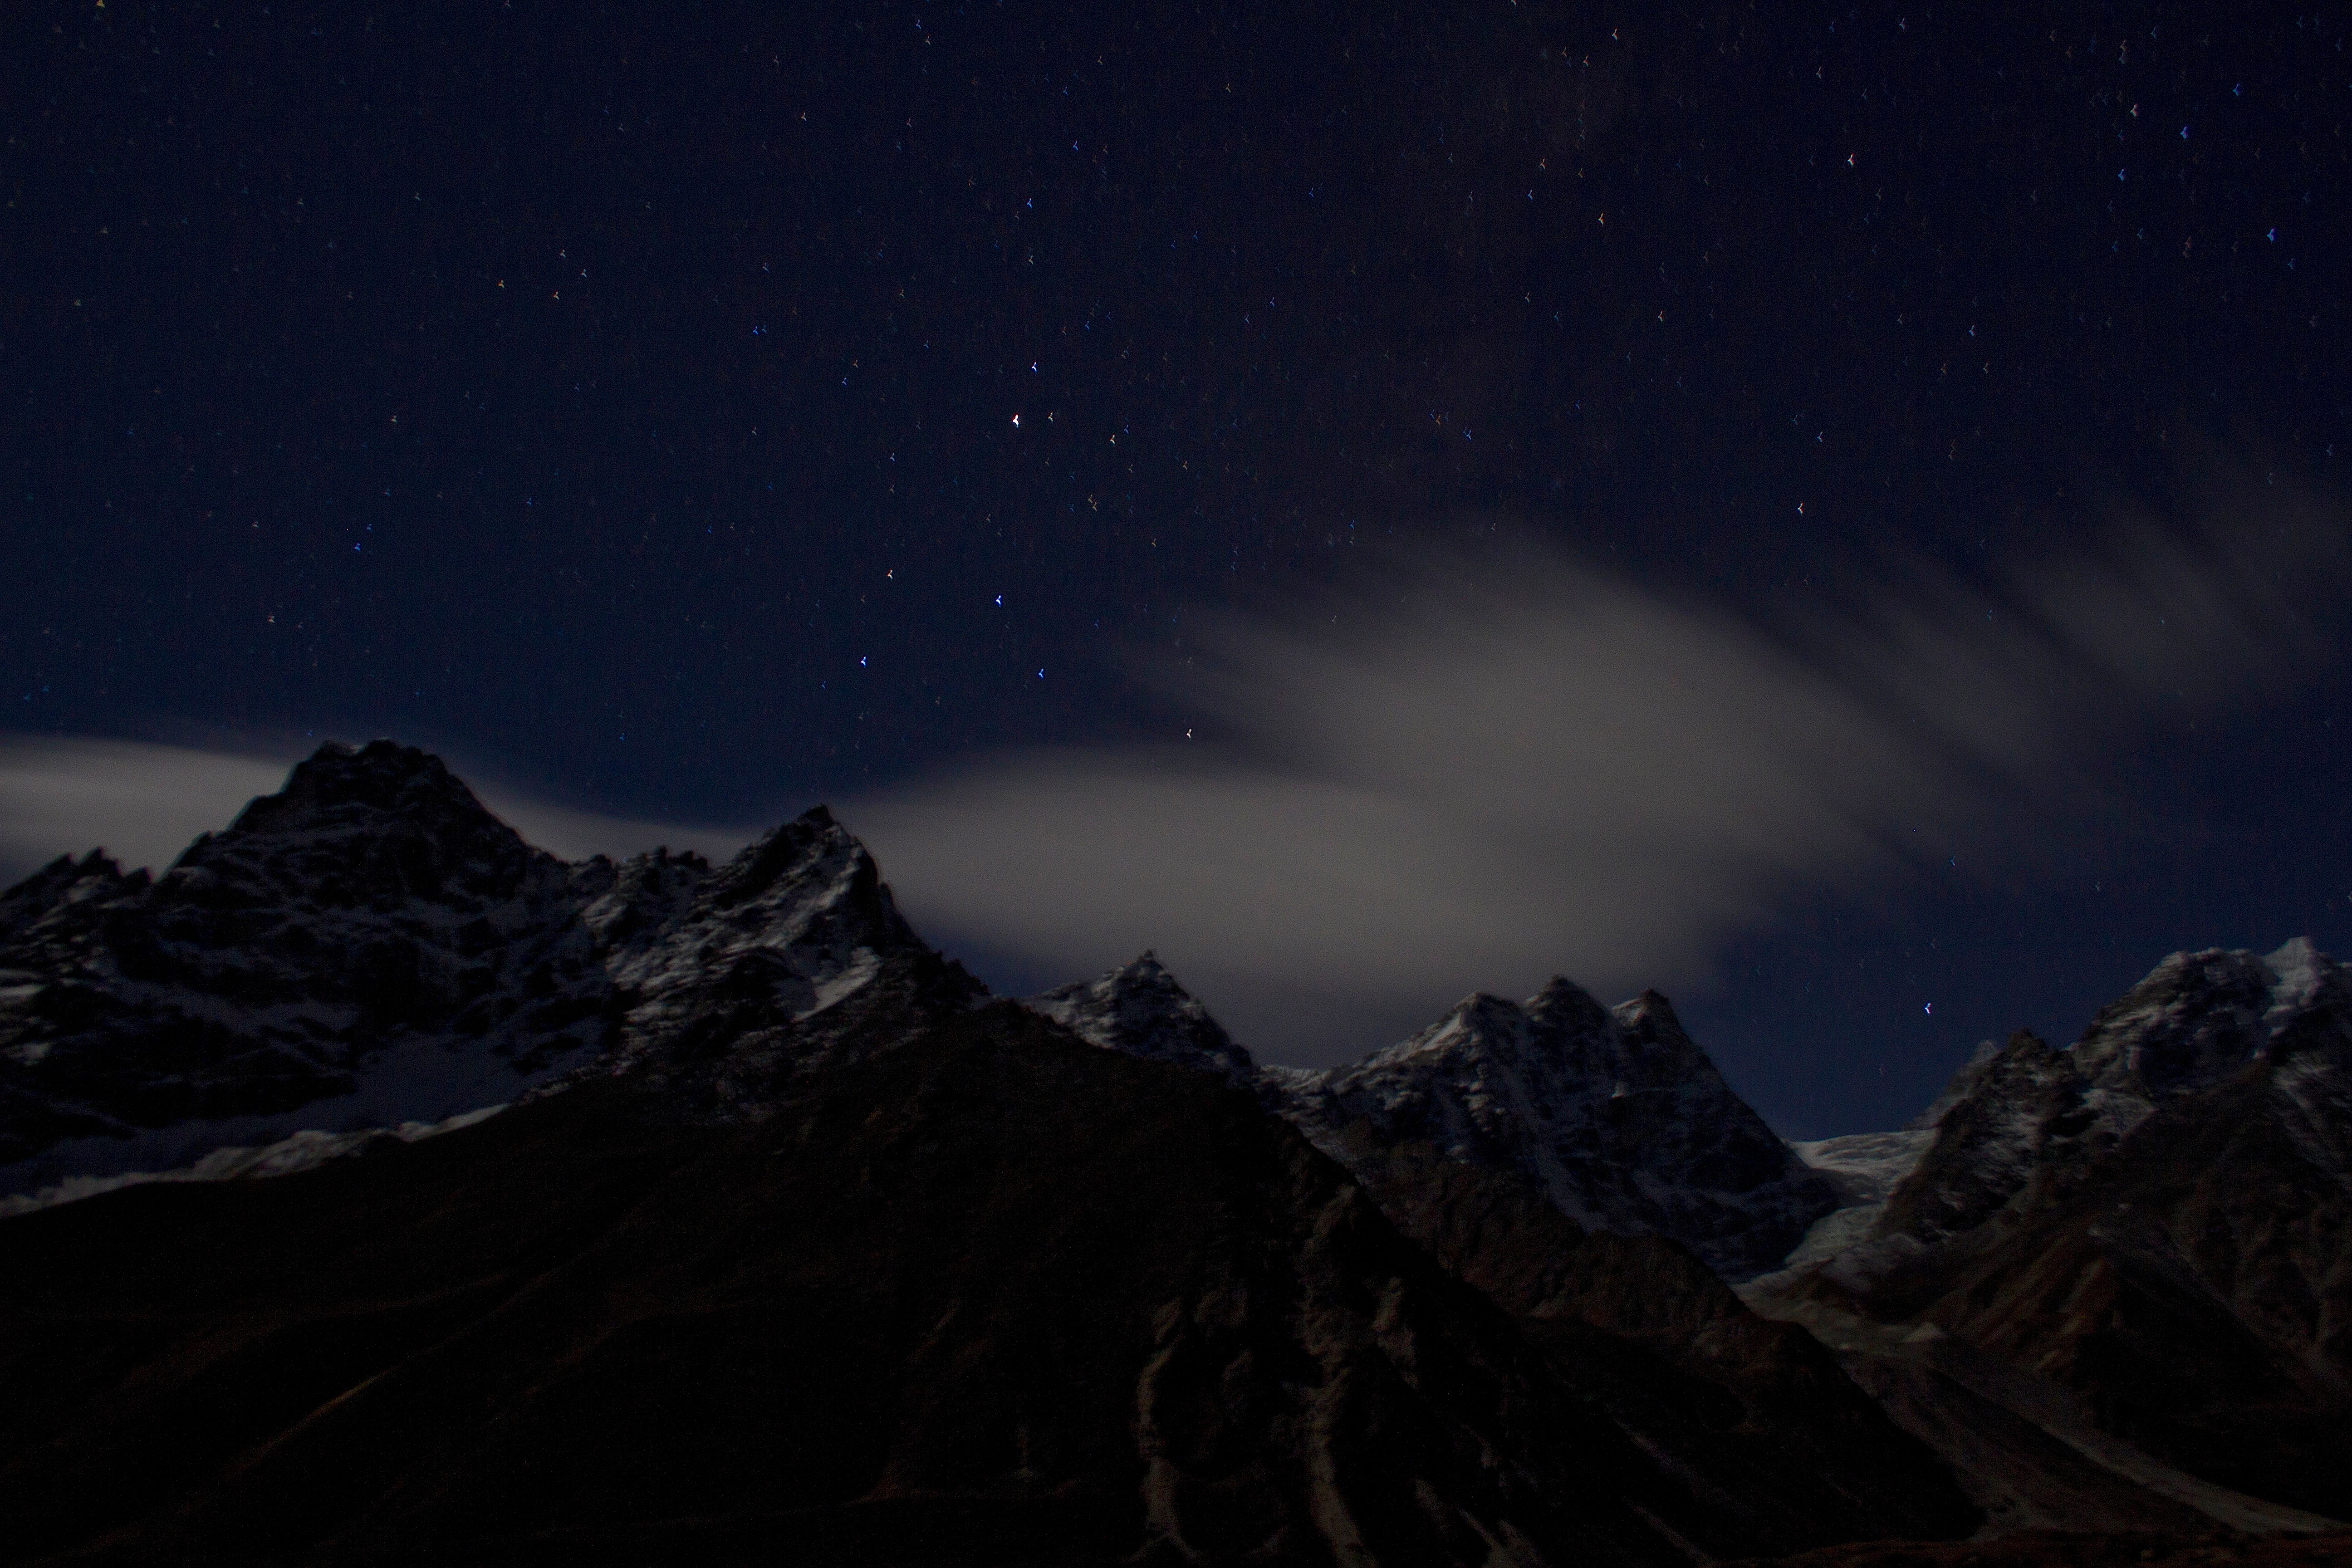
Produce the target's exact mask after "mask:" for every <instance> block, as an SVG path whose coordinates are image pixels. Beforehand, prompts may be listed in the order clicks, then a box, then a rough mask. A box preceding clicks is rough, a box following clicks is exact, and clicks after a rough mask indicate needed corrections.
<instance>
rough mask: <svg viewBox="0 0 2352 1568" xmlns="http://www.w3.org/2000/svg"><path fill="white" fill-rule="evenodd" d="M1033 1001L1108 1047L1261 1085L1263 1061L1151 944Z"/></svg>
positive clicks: (1236, 1081) (1040, 1009)
mask: <svg viewBox="0 0 2352 1568" xmlns="http://www.w3.org/2000/svg"><path fill="white" fill-rule="evenodd" d="M1028 1005H1029V1006H1030V1008H1032V1009H1033V1010H1034V1011H1036V1012H1039V1013H1042V1014H1044V1015H1045V1016H1046V1017H1048V1018H1051V1019H1053V1020H1054V1021H1055V1023H1057V1024H1060V1025H1061V1026H1063V1027H1065V1028H1066V1029H1068V1030H1070V1031H1071V1032H1072V1033H1073V1034H1075V1035H1076V1036H1077V1037H1079V1038H1080V1039H1083V1040H1087V1041H1089V1042H1091V1043H1092V1044H1094V1045H1097V1046H1101V1047H1105V1048H1106V1049H1109V1050H1115V1051H1123V1052H1125V1053H1126V1054H1127V1055H1129V1056H1131V1057H1142V1058H1147V1059H1149V1060H1151V1061H1161V1062H1170V1063H1173V1064H1174V1065H1176V1066H1178V1067H1188V1068H1198V1069H1200V1070H1201V1071H1203V1072H1208V1073H1213V1074H1214V1075H1216V1076H1217V1077H1219V1078H1222V1079H1224V1080H1225V1081H1226V1082H1228V1083H1233V1084H1236V1085H1240V1086H1242V1087H1244V1088H1250V1089H1255V1088H1256V1087H1257V1085H1258V1082H1259V1076H1260V1075H1259V1073H1258V1069H1257V1063H1256V1062H1255V1060H1253V1059H1252V1058H1251V1057H1250V1054H1249V1052H1248V1051H1246V1050H1244V1048H1243V1047H1241V1046H1240V1045H1238V1044H1236V1043H1235V1042H1234V1038H1233V1037H1232V1036H1230V1035H1228V1034H1226V1033H1225V1031H1224V1027H1223V1026H1222V1025H1220V1024H1219V1023H1218V1022H1217V1021H1216V1019H1214V1018H1213V1017H1212V1016H1210V1015H1209V1010H1208V1009H1207V1008H1206V1007H1203V1006H1202V1005H1201V1004H1200V1003H1199V1002H1198V1001H1196V1000H1195V999H1194V998H1193V997H1192V994H1191V993H1190V992H1188V991H1186V990H1185V989H1184V987H1183V986H1182V985H1181V984H1178V983H1177V980H1176V977H1175V976H1174V975H1173V974H1171V973H1169V972H1168V970H1167V967H1166V966H1165V965H1163V964H1162V963H1160V958H1159V955H1158V954H1157V953H1155V952H1152V951H1151V950H1150V949H1149V948H1147V949H1145V950H1144V951H1143V952H1141V953H1139V954H1138V955H1137V956H1135V957H1134V958H1131V959H1129V960H1128V961H1127V962H1126V963H1122V964H1120V965H1119V966H1118V968H1116V969H1113V970H1111V971H1109V972H1108V973H1104V974H1101V975H1098V976H1097V977H1096V978H1095V979H1093V980H1078V981H1073V982H1071V983H1070V984H1066V985H1057V986H1055V988H1054V989H1053V990H1051V991H1047V992H1045V993H1044V994H1041V995H1037V996H1032V997H1031V998H1029V1001H1028Z"/></svg>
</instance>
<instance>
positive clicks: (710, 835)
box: [0, 735, 752, 882]
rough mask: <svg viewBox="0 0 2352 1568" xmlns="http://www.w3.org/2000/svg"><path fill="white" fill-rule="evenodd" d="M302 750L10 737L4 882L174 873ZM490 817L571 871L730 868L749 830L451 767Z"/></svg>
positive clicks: (1, 803) (2, 741)
mask: <svg viewBox="0 0 2352 1568" xmlns="http://www.w3.org/2000/svg"><path fill="white" fill-rule="evenodd" d="M309 749H310V748H309V747H308V746H307V745H306V746H304V747H303V748H302V749H301V750H299V751H297V750H293V749H291V748H284V749H280V750H279V751H278V752H277V753H276V754H272V753H268V752H226V751H218V750H212V749H207V748H203V747H195V746H175V745H161V744H156V743H152V742H140V741H116V740H91V739H69V740H58V739H51V738H47V737H37V736H5V735H0V878H5V879H6V880H7V881H12V882H13V881H14V880H16V879H17V878H20V877H22V876H24V875H25V874H26V873H27V872H29V871H31V870H33V869H34V868H37V867H38V866H41V865H43V864H45V863H47V861H49V860H51V859H53V858H56V857H57V856H59V855H67V854H71V855H79V854H80V853H82V852H83V851H84V850H87V849H90V848H93V847H103V848H105V849H106V850H107V851H108V852H109V853H110V854H111V855H112V856H113V857H114V858H116V859H117V860H119V861H121V864H122V865H123V866H124V867H125V868H131V867H137V866H146V867H150V868H153V869H156V870H159V871H160V870H162V869H163V868H164V867H166V866H168V865H170V864H171V863H172V862H173V860H174V859H176V858H178V857H179V854H180V852H181V851H182V850H183V849H185V848H186V847H188V843H189V841H190V840H191V839H193V838H194V837H196V835H197V834H199V833H205V832H213V831H217V830H218V829H220V828H222V827H225V826H227V825H228V824H229V822H230V821H232V820H233V819H234V818H235V817H236V814H237V813H238V812H240V811H242V810H243V809H245V805H246V803H247V801H250V800H251V799H253V797H254V796H256V795H272V794H275V793H276V792H277V791H278V787H279V786H280V785H282V784H284V783H285V782H286V773H287V771H288V769H289V768H291V767H292V766H293V764H294V763H295V762H296V761H298V760H299V758H300V757H301V756H302V755H304V754H306V753H307V752H308V750H309ZM449 761H450V765H451V766H452V767H453V768H455V769H456V770H457V773H458V774H459V776H461V777H466V778H467V780H468V782H469V783H470V784H473V787H474V791H475V794H476V795H478V797H479V798H480V799H481V801H482V803H483V805H487V806H488V807H489V808H490V810H492V811H493V812H496V813H497V814H498V815H499V816H500V817H501V818H503V819H504V820H505V821H506V822H507V823H508V824H509V826H512V827H513V828H514V829H515V830H516V831H517V832H518V833H520V834H521V835H522V836H523V837H524V838H526V839H528V840H529V841H530V842H531V843H533V844H536V845H538V846H539V847H541V848H542V849H545V850H548V851H550V852H551V853H553V854H555V855H559V856H561V857H562V858H565V859H579V858H583V857H586V856H588V855H593V854H597V853H604V854H608V855H614V856H620V855H631V854H635V853H637V852H638V851H640V850H645V849H650V848H653V847H655V846H656V845H658V844H667V845H668V846H669V847H671V848H673V849H696V850H699V851H701V852H702V853H704V854H706V855H711V856H715V857H721V858H723V857H725V856H728V855H731V854H733V853H734V851H735V850H736V848H738V847H740V846H741V845H742V844H743V843H744V842H745V841H746V840H748V839H749V838H751V837H752V833H751V830H748V829H729V828H708V827H694V826H681V825H679V824H677V823H661V822H649V821H644V820H640V819H635V818H630V817H623V816H604V815H601V814H598V813H594V812H584V811H578V810H574V809H572V808H571V807H568V806H563V805H555V804H553V803H551V802H549V801H546V800H543V799H541V798H539V797H537V796H535V795H530V794H529V793H527V792H524V791H521V790H517V789H511V788H507V787H503V786H501V785H499V784H496V783H491V784H483V783H481V782H480V780H479V777H478V775H474V774H469V773H468V770H467V768H466V766H465V765H464V763H463V762H462V760H461V759H456V758H452V759H449Z"/></svg>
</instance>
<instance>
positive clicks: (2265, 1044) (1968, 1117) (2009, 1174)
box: [1873, 937, 2352, 1240]
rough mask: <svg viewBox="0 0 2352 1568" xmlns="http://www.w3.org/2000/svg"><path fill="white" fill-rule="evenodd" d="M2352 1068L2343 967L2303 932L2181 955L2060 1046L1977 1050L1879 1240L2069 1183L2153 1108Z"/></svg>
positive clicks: (2016, 1042) (1956, 1226) (1934, 1109)
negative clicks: (2265, 946)
mask: <svg viewBox="0 0 2352 1568" xmlns="http://www.w3.org/2000/svg"><path fill="white" fill-rule="evenodd" d="M2297 1057H2301V1058H2308V1062H2307V1065H2327V1064H2332V1065H2334V1066H2336V1067H2341V1066H2343V1065H2344V1064H2345V1063H2347V1061H2352V989H2348V988H2347V980H2346V976H2345V973H2344V969H2343V966H2342V965H2340V964H2338V963H2336V962H2335V961H2334V960H2332V959H2330V958H2328V957H2327V956H2326V954H2325V953H2322V952H2318V951H2317V950H2316V949H2315V947H2314V946H2313V945H2312V943H2311V941H2310V939H2309V938H2307V937H2298V938H2296V939H2294V941H2292V942H2287V943H2285V944H2284V946H2282V947H2280V948H2279V949H2278V950H2277V951H2276V952H2272V953H2270V954H2268V955H2266V956H2265V955H2261V954H2257V953H2253V952H2245V951H2242V950H2239V951H2232V950H2229V949H2222V948H2210V949H2206V950H2203V951H2201V952H2176V953H2173V954H2171V955H2169V956H2168V957H2167V958H2166V959H2165V960H2164V961H2163V962H2162V963H2158V965H2157V966H2156V967H2155V968H2154V969H2153V970H2151V971H2149V972H2148V973H2147V976H2146V977H2145V978H2144V979H2142V980H2141V981H2140V982H2139V984H2137V985H2134V986H2133V987H2132V988H2131V989H2130V990H2129V991H2127V992H2126V993H2125V994H2123V995H2122V996H2120V997H2117V998H2116V1000H2115V1001H2113V1002H2111V1003H2109V1004H2108V1005H2106V1006H2105V1007H2103V1008H2101V1009H2100V1010H2099V1013H2098V1015H2097V1016H2095V1017H2094V1018H2093V1019H2092V1020H2091V1025H2090V1027H2089V1028H2088V1029H2087V1030H2085V1031H2084V1035H2083V1037H2082V1038H2081V1039H2080V1040H2078V1041H2076V1042H2075V1043H2074V1046H2072V1047H2069V1048H2067V1049H2065V1050H2057V1049H2054V1048H2053V1047H2051V1046H2049V1045H2048V1044H2046V1043H2045V1042H2043V1041H2042V1039H2041V1038H2040V1037H2037V1036H2035V1035H2034V1034H2033V1033H2032V1031H2031V1030H2026V1029H2020V1030H2019V1031H2017V1032H2016V1033H2015V1034H2014V1035H2012V1036H2011V1037H2010V1038H2009V1041H2008V1042H2007V1044H2005V1045H2003V1046H2001V1047H1998V1048H1997V1049H1987V1048H1985V1047H1979V1050H1978V1053H1977V1055H1976V1056H1975V1057H1974V1058H1971V1059H1970V1060H1969V1063H1968V1064H1967V1065H1966V1066H1964V1067H1962V1068H1960V1070H1959V1071H1958V1073H1956V1074H1954V1075H1953V1079H1952V1081H1951V1083H1950V1084H1949V1085H1948V1086H1947V1087H1946V1089H1944V1091H1943V1093H1941V1094H1939V1095H1938V1096H1937V1099H1936V1101H1935V1103H1934V1104H1933V1105H1931V1106H1930V1107H1929V1108H1928V1113H1927V1115H1928V1116H1930V1117H1932V1118H1933V1120H1932V1121H1927V1119H1926V1118H1923V1119H1922V1121H1923V1124H1924V1125H1928V1126H1932V1127H1934V1128H1935V1130H1936V1134H1937V1135H1936V1138H1935V1141H1934V1142H1933V1143H1932V1144H1930V1145H1929V1147H1928V1148H1927V1151H1926V1152H1925V1153H1924V1155H1923V1156H1922V1157H1921V1159H1920V1162H1919V1164H1918V1167H1917V1169H1916V1170H1915V1171H1914V1172H1912V1173H1911V1174H1910V1175H1909V1176H1908V1177H1906V1179H1905V1181H1904V1182H1903V1183H1902V1184H1901V1185H1899V1186H1898V1187H1896V1189H1895V1194H1894V1195H1893V1196H1892V1197H1891V1198H1890V1199H1889V1200H1888V1203H1887V1206H1886V1210H1885V1214H1884V1215H1882V1216H1881V1217H1880V1219H1879V1220H1878V1222H1877V1225H1876V1226H1875V1227H1874V1232H1873V1234H1874V1236H1877V1237H1897V1236H1903V1237H1913V1238H1915V1239H1918V1240H1932V1239H1935V1238H1937V1237H1946V1236H1950V1235H1954V1234H1957V1233H1958V1232H1961V1231H1965V1230H1968V1229H1969V1228H1971V1227H1973V1226H1977V1225H1979V1224H1981V1223H1982V1222H1983V1221H1984V1220H1986V1219H1987V1218H1989V1217H1990V1216H1991V1215H1993V1214H1995V1213H1998V1212H2000V1210H2002V1209H2004V1208H2005V1207H2007V1206H2009V1205H2011V1202H2012V1200H2015V1199H2017V1198H2018V1196H2019V1195H2020V1194H2022V1193H2024V1192H2025V1191H2026V1189H2027V1187H2028V1186H2029V1184H2032V1183H2035V1182H2037V1181H2038V1182H2040V1183H2041V1184H2043V1185H2044V1186H2063V1185H2066V1184H2071V1183H2072V1182H2073V1181H2074V1180H2075V1179H2076V1177H2077V1176H2078V1175H2079V1174H2080V1173H2082V1172H2083V1171H2084V1170H2085V1169H2086V1168H2087V1166H2088V1164H2089V1163H2091V1162H2092V1161H2094V1160H2095V1159H2098V1158H2101V1157H2104V1156H2105V1155H2106V1154H2108V1153H2109V1152H2112V1151H2114V1150H2115V1149H2116V1148H2117V1147H2118V1146H2119V1145H2120V1144H2121V1143H2122V1142H2124V1141H2125V1140H2126V1138H2128V1137H2129V1136H2130V1134H2131V1133H2132V1131H2133V1130H2134V1129H2136V1128H2137V1127H2138V1126H2139V1125H2140V1124H2141V1123H2142V1122H2144V1121H2147V1119H2148V1118H2149V1117H2150V1116H2152V1115H2154V1114H2155V1113H2156V1112H2157V1110H2158V1109H2160V1108H2161V1107H2163V1106H2165V1105H2167V1104H2168V1103H2171V1102H2172V1101H2175V1100H2179V1099H2181V1098H2183V1097H2186V1096H2192V1095H2197V1094H2200V1093H2202V1092H2205V1091H2207V1090H2210V1089H2215V1088H2216V1087H2218V1086H2220V1085H2221V1084H2223V1083H2225V1082H2227V1081H2228V1080H2230V1079H2232V1078H2233V1077H2235V1076H2237V1075H2238V1074H2240V1073H2242V1072H2244V1071H2246V1070H2248V1069H2249V1068H2254V1067H2256V1066H2257V1065H2258V1064H2263V1063H2274V1062H2278V1061H2283V1060H2285V1059H2287V1058H2297Z"/></svg>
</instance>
